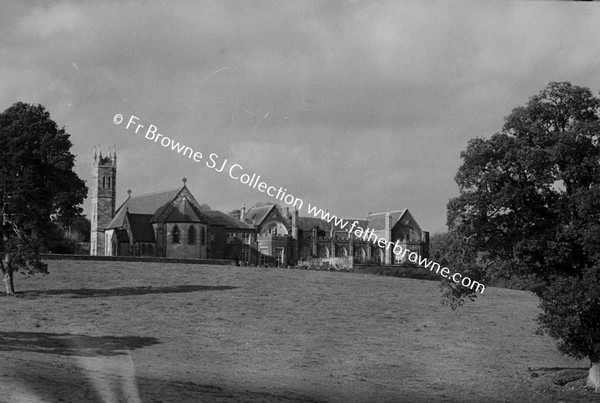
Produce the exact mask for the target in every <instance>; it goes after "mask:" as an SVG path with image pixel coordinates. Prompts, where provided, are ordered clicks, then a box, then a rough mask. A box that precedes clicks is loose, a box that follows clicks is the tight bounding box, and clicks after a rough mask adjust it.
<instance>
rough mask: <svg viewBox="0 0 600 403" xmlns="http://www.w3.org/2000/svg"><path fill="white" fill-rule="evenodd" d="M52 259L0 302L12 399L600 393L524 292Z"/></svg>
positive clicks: (0, 381)
mask: <svg viewBox="0 0 600 403" xmlns="http://www.w3.org/2000/svg"><path fill="white" fill-rule="evenodd" d="M48 264H49V269H50V273H51V274H50V275H49V276H34V277H23V276H21V275H17V276H16V277H15V280H16V287H17V291H20V293H19V295H18V296H17V297H1V298H0V301H1V302H2V317H1V319H0V320H1V324H2V329H0V363H1V364H0V369H1V370H0V399H4V400H2V401H6V402H11V403H12V402H81V401H98V402H102V401H106V402H135V401H143V402H180V401H189V402H204V401H218V402H234V401H266V402H276V401H281V402H312V401H336V402H346V401H357V402H363V401H364V402H378V401H415V402H419V401H473V402H480V401H486V402H494V401H507V402H508V401H510V402H512V401H540V402H545V401H574V402H589V401H600V396H599V395H597V394H594V393H592V392H589V391H587V390H585V389H584V388H583V385H584V381H583V380H581V379H578V378H580V377H583V376H585V375H586V372H587V367H588V363H587V362H585V361H576V360H571V359H569V358H567V357H564V356H562V355H560V354H559V353H557V352H556V349H555V346H554V342H553V341H552V340H551V339H550V338H549V337H541V336H536V335H535V334H534V330H535V328H536V324H535V317H536V314H537V311H538V308H537V302H536V300H535V298H534V297H533V296H531V295H530V294H528V293H525V292H520V291H511V290H504V289H495V288H488V289H487V290H486V291H485V293H484V295H482V296H481V297H480V298H479V299H478V301H476V302H475V303H469V304H467V305H465V306H464V307H463V308H461V309H459V310H456V311H452V310H450V309H449V308H446V307H443V306H442V305H441V304H440V302H439V301H440V294H439V290H438V286H437V283H436V282H432V281H423V280H410V279H401V278H392V277H381V276H374V275H364V274H353V273H334V272H318V271H305V270H287V269H263V268H243V267H223V266H219V267H217V266H196V265H188V264H164V263H125V262H110V263H108V262H91V261H90V262H87V261H48ZM568 381H573V382H570V383H567V382H568ZM565 383H566V384H565ZM561 384H565V385H561ZM138 398H139V399H138Z"/></svg>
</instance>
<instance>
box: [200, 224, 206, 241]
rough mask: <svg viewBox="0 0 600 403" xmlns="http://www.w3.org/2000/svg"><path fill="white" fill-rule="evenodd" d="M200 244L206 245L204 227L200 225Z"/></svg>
mask: <svg viewBox="0 0 600 403" xmlns="http://www.w3.org/2000/svg"><path fill="white" fill-rule="evenodd" d="M200 244H201V245H206V228H204V227H202V230H201V231H200Z"/></svg>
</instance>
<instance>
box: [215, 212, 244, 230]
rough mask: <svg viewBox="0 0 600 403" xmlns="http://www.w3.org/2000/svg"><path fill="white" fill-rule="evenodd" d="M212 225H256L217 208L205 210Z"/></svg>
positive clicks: (235, 226)
mask: <svg viewBox="0 0 600 403" xmlns="http://www.w3.org/2000/svg"><path fill="white" fill-rule="evenodd" d="M204 214H205V215H206V216H207V217H208V220H209V222H210V224H211V225H223V226H225V228H231V229H254V226H253V225H251V224H248V223H245V222H242V221H240V220H237V219H235V218H233V217H231V216H230V215H228V214H225V213H222V212H220V211H217V210H209V211H204Z"/></svg>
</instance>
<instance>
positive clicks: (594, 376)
mask: <svg viewBox="0 0 600 403" xmlns="http://www.w3.org/2000/svg"><path fill="white" fill-rule="evenodd" d="M587 387H588V388H593V389H594V390H595V391H596V392H600V361H598V362H593V361H592V366H591V367H590V372H589V373H588V377H587Z"/></svg>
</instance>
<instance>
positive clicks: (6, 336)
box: [0, 332, 160, 357]
mask: <svg viewBox="0 0 600 403" xmlns="http://www.w3.org/2000/svg"><path fill="white" fill-rule="evenodd" d="M159 343H160V341H159V340H158V339H156V338H154V337H140V336H122V337H117V336H97V337H96V336H86V335H83V334H71V333H41V332H0V351H30V352H33V353H43V354H57V355H67V356H77V357H98V356H102V357H108V356H115V355H124V354H127V353H128V351H130V350H135V349H137V348H142V347H147V346H152V345H154V344H159Z"/></svg>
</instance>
